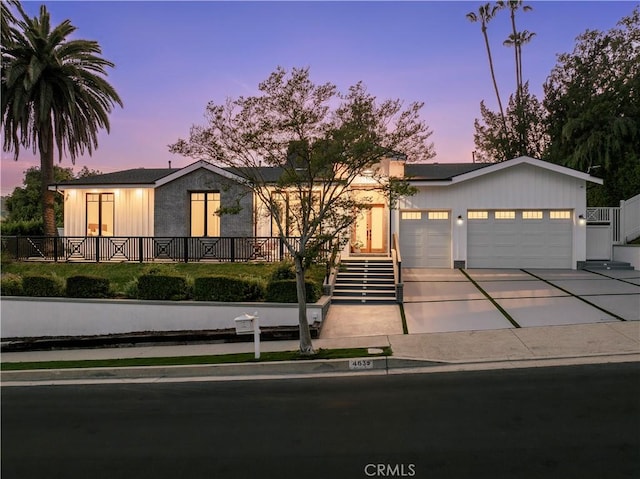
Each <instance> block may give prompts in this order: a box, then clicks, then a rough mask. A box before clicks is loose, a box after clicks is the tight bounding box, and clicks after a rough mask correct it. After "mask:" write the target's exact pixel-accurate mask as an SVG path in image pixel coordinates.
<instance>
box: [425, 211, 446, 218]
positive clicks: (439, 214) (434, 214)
mask: <svg viewBox="0 0 640 479" xmlns="http://www.w3.org/2000/svg"><path fill="white" fill-rule="evenodd" d="M427 218H428V219H430V220H448V219H449V212H448V211H429V213H428V214H427Z"/></svg>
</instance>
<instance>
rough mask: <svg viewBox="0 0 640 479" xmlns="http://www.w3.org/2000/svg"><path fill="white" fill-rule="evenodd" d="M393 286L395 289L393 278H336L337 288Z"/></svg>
mask: <svg viewBox="0 0 640 479" xmlns="http://www.w3.org/2000/svg"><path fill="white" fill-rule="evenodd" d="M389 285H390V286H392V287H395V283H394V282H393V278H391V279H390V278H340V277H338V278H336V287H338V286H340V287H343V288H350V287H356V286H357V287H361V286H362V287H365V286H370V287H376V286H389Z"/></svg>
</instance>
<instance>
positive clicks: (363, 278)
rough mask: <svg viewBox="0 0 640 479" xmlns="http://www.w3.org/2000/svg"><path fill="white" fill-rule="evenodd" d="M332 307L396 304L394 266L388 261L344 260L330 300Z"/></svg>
mask: <svg viewBox="0 0 640 479" xmlns="http://www.w3.org/2000/svg"><path fill="white" fill-rule="evenodd" d="M331 302H332V303H333V304H362V303H366V304H392V303H395V302H396V286H395V279H394V276H393V262H392V260H391V259H388V258H362V259H359V258H351V259H347V260H342V261H341V263H340V271H339V272H338V275H337V277H336V283H335V286H334V289H333V296H332V298H331Z"/></svg>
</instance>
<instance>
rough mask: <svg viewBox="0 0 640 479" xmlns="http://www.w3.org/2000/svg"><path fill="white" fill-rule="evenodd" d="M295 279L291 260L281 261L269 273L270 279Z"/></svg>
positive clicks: (294, 270)
mask: <svg viewBox="0 0 640 479" xmlns="http://www.w3.org/2000/svg"><path fill="white" fill-rule="evenodd" d="M283 279H296V268H295V266H294V264H293V263H292V262H291V261H282V262H281V263H280V264H279V265H278V267H277V268H276V269H275V271H274V272H273V273H272V274H271V280H272V281H280V280H283Z"/></svg>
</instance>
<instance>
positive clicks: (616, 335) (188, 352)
mask: <svg viewBox="0 0 640 479" xmlns="http://www.w3.org/2000/svg"><path fill="white" fill-rule="evenodd" d="M354 307H356V306H354ZM313 345H314V347H315V348H316V349H342V348H358V347H362V348H373V347H385V346H390V347H391V348H392V350H393V355H394V357H398V358H408V359H418V360H425V361H436V362H455V363H461V362H477V361H511V360H522V359H544V358H562V357H580V356H598V355H617V354H633V353H637V354H638V355H639V359H640V323H639V322H616V323H601V324H581V325H570V326H542V327H537V328H522V329H499V330H493V331H460V332H450V333H431V334H408V335H407V334H388V335H374V336H354V337H341V338H325V339H316V340H314V341H313ZM297 349H298V341H263V342H262V343H261V351H263V352H266V351H295V350H297ZM250 352H253V343H252V342H246V343H219V344H192V345H171V346H138V347H121V348H98V349H73V350H57V351H27V352H12V353H3V354H2V362H4V363H13V362H31V361H63V360H84V359H117V358H150V357H174V356H200V355H218V354H232V353H250Z"/></svg>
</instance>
